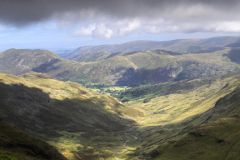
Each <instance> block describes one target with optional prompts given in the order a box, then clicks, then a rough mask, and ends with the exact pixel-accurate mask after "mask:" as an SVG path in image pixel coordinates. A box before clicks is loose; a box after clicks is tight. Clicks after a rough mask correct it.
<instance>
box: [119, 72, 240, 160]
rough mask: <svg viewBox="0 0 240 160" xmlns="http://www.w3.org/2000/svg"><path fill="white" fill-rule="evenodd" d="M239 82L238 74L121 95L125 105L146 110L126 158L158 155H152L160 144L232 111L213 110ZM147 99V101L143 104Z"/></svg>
mask: <svg viewBox="0 0 240 160" xmlns="http://www.w3.org/2000/svg"><path fill="white" fill-rule="evenodd" d="M239 78H240V75H239V74H230V75H225V76H222V77H213V78H209V79H202V80H191V81H189V80H188V81H187V80H185V81H180V82H176V83H165V84H161V85H155V86H146V87H142V88H135V89H132V90H130V91H126V92H123V93H122V94H121V95H122V96H123V95H125V97H126V98H128V99H130V101H128V102H126V103H128V105H130V106H132V107H134V108H138V109H140V108H141V109H142V110H145V118H142V119H140V121H139V123H140V124H141V126H142V127H140V128H136V132H131V134H134V135H135V136H137V137H138V141H135V142H134V141H130V142H129V143H128V146H129V150H128V151H125V154H126V156H125V157H132V158H133V159H134V157H135V159H136V157H138V158H139V159H141V157H142V156H143V157H145V158H146V159H147V158H149V157H150V156H151V154H153V155H155V154H157V153H158V152H157V153H154V152H156V151H155V150H156V149H157V148H158V149H159V146H161V145H162V144H163V143H165V142H168V141H172V140H174V139H175V140H177V139H179V138H181V137H182V136H183V135H185V134H186V133H187V132H189V131H190V130H191V129H193V128H194V127H196V126H198V125H200V124H202V123H204V122H205V121H207V120H209V119H211V118H212V117H216V116H215V115H217V114H219V112H223V111H224V112H225V111H226V112H228V111H231V108H224V109H219V110H218V112H217V113H216V110H215V109H214V108H213V107H214V105H215V104H216V103H219V99H221V98H222V97H224V96H225V95H227V94H229V93H231V92H233V91H234V89H235V88H236V87H238V86H239V84H240V81H239ZM123 98H124V97H123ZM132 98H133V100H132V101H131V99H132ZM148 98H149V101H145V99H148ZM134 99H135V100H134ZM226 103H227V102H226ZM219 115H220V116H219V117H223V116H224V114H219ZM146 117H147V118H146ZM219 117H218V118H219ZM131 147H133V148H134V147H136V148H135V149H131ZM158 149H157V150H158ZM168 158H169V159H171V158H170V157H168ZM183 159H184V158H183ZM185 159H188V158H185Z"/></svg>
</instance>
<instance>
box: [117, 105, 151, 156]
mask: <svg viewBox="0 0 240 160" xmlns="http://www.w3.org/2000/svg"><path fill="white" fill-rule="evenodd" d="M133 108H134V107H133ZM145 113H146V114H148V112H147V110H145ZM150 120H152V117H151V114H149V119H147V120H143V121H140V122H139V124H140V125H142V122H144V121H150ZM133 127H134V126H131V129H130V132H131V131H133V132H135V131H136V130H133ZM125 135H128V133H125ZM129 136H131V134H130V133H129ZM133 137H134V138H135V140H136V139H138V137H136V136H133ZM129 141H130V139H128V140H126V141H125V143H124V147H123V148H126V147H127V142H129ZM123 148H118V149H117V150H116V152H117V153H119V154H118V155H116V156H115V157H116V158H117V159H121V158H120V157H119V156H120V155H121V152H120V151H119V150H121V149H123Z"/></svg>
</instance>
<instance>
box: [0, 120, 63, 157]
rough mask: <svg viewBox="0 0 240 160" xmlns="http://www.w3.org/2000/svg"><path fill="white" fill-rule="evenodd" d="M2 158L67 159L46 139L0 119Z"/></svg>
mask: <svg viewBox="0 0 240 160" xmlns="http://www.w3.org/2000/svg"><path fill="white" fill-rule="evenodd" d="M0 126H1V128H0V159H2V160H27V159H28V160H33V159H34V160H44V159H52V160H60V159H62V160H65V159H66V158H65V157H63V156H62V155H61V154H59V152H58V151H57V150H56V149H55V148H54V147H52V146H50V145H49V144H47V143H45V142H44V141H42V140H40V139H38V138H36V137H32V136H29V135H28V134H26V133H24V132H22V131H20V130H19V129H17V128H16V127H15V126H13V125H11V124H8V123H6V122H4V121H2V120H1V121H0Z"/></svg>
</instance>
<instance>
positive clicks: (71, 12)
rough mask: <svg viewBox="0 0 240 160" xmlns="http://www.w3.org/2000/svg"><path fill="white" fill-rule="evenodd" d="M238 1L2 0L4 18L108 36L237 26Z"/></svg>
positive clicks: (0, 16) (8, 22)
mask: <svg viewBox="0 0 240 160" xmlns="http://www.w3.org/2000/svg"><path fill="white" fill-rule="evenodd" d="M239 7H240V1H239V0H0V24H3V25H11V26H16V27H25V26H28V25H31V24H35V23H39V22H44V21H49V20H59V22H60V23H61V24H65V25H68V24H82V26H81V28H79V29H77V30H76V31H75V32H74V33H73V35H75V36H81V35H93V36H96V37H98V36H100V37H101V36H105V38H111V37H119V36H125V35H127V34H130V33H131V32H132V31H136V30H138V32H139V33H153V34H155V33H160V32H162V31H171V32H172V31H181V32H197V31H206V32H211V31H238V27H239V26H240V23H239V22H240V17H239V14H240V11H239ZM232 25H234V26H232ZM118 26H120V27H123V29H119V28H118ZM124 26H125V28H124ZM239 30H240V29H239ZM106 35H107V36H106Z"/></svg>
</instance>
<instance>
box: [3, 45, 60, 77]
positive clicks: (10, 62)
mask: <svg viewBox="0 0 240 160" xmlns="http://www.w3.org/2000/svg"><path fill="white" fill-rule="evenodd" d="M59 60H61V58H60V57H58V56H57V55H56V54H54V53H52V52H49V51H47V50H40V49H38V50H30V49H14V48H13V49H9V50H6V51H4V52H2V53H0V72H1V73H6V74H14V75H20V74H24V73H27V72H29V71H31V70H32V69H33V68H35V67H38V66H40V65H41V64H44V63H52V62H56V61H59Z"/></svg>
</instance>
